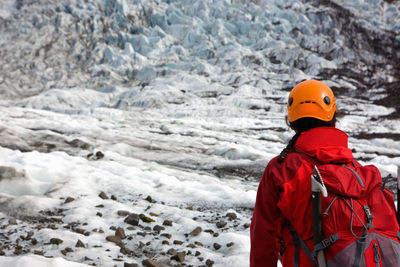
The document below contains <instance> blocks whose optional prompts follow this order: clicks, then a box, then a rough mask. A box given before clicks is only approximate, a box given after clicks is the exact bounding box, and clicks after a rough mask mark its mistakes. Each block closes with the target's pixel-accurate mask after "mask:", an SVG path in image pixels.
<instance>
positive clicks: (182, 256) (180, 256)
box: [171, 252, 186, 262]
mask: <svg viewBox="0 0 400 267" xmlns="http://www.w3.org/2000/svg"><path fill="white" fill-rule="evenodd" d="M185 256H186V254H185V252H178V253H176V254H175V255H173V256H172V257H171V260H176V261H177V262H183V261H184V260H185Z"/></svg>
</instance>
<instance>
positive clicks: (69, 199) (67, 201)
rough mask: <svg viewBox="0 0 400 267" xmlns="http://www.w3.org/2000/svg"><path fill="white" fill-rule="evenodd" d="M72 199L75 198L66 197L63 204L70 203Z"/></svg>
mask: <svg viewBox="0 0 400 267" xmlns="http://www.w3.org/2000/svg"><path fill="white" fill-rule="evenodd" d="M74 200H75V198H73V197H67V199H66V200H65V201H64V204H67V203H70V202H72V201H74Z"/></svg>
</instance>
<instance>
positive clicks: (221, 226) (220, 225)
mask: <svg viewBox="0 0 400 267" xmlns="http://www.w3.org/2000/svg"><path fill="white" fill-rule="evenodd" d="M226 224H227V223H226V222H224V221H219V222H217V223H216V225H217V227H218V228H224V227H225V226H226Z"/></svg>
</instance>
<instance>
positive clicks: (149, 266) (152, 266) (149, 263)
mask: <svg viewBox="0 0 400 267" xmlns="http://www.w3.org/2000/svg"><path fill="white" fill-rule="evenodd" d="M142 264H143V266H146V267H163V265H162V264H161V263H158V262H156V261H154V260H151V259H146V260H143V261H142Z"/></svg>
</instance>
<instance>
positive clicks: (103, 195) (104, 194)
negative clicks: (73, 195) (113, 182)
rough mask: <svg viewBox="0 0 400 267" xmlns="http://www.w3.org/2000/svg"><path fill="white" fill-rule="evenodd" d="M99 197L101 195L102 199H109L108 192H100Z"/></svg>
mask: <svg viewBox="0 0 400 267" xmlns="http://www.w3.org/2000/svg"><path fill="white" fill-rule="evenodd" d="M99 197H100V198H101V199H109V197H108V196H107V194H106V193H104V192H101V193H100V194H99Z"/></svg>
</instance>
